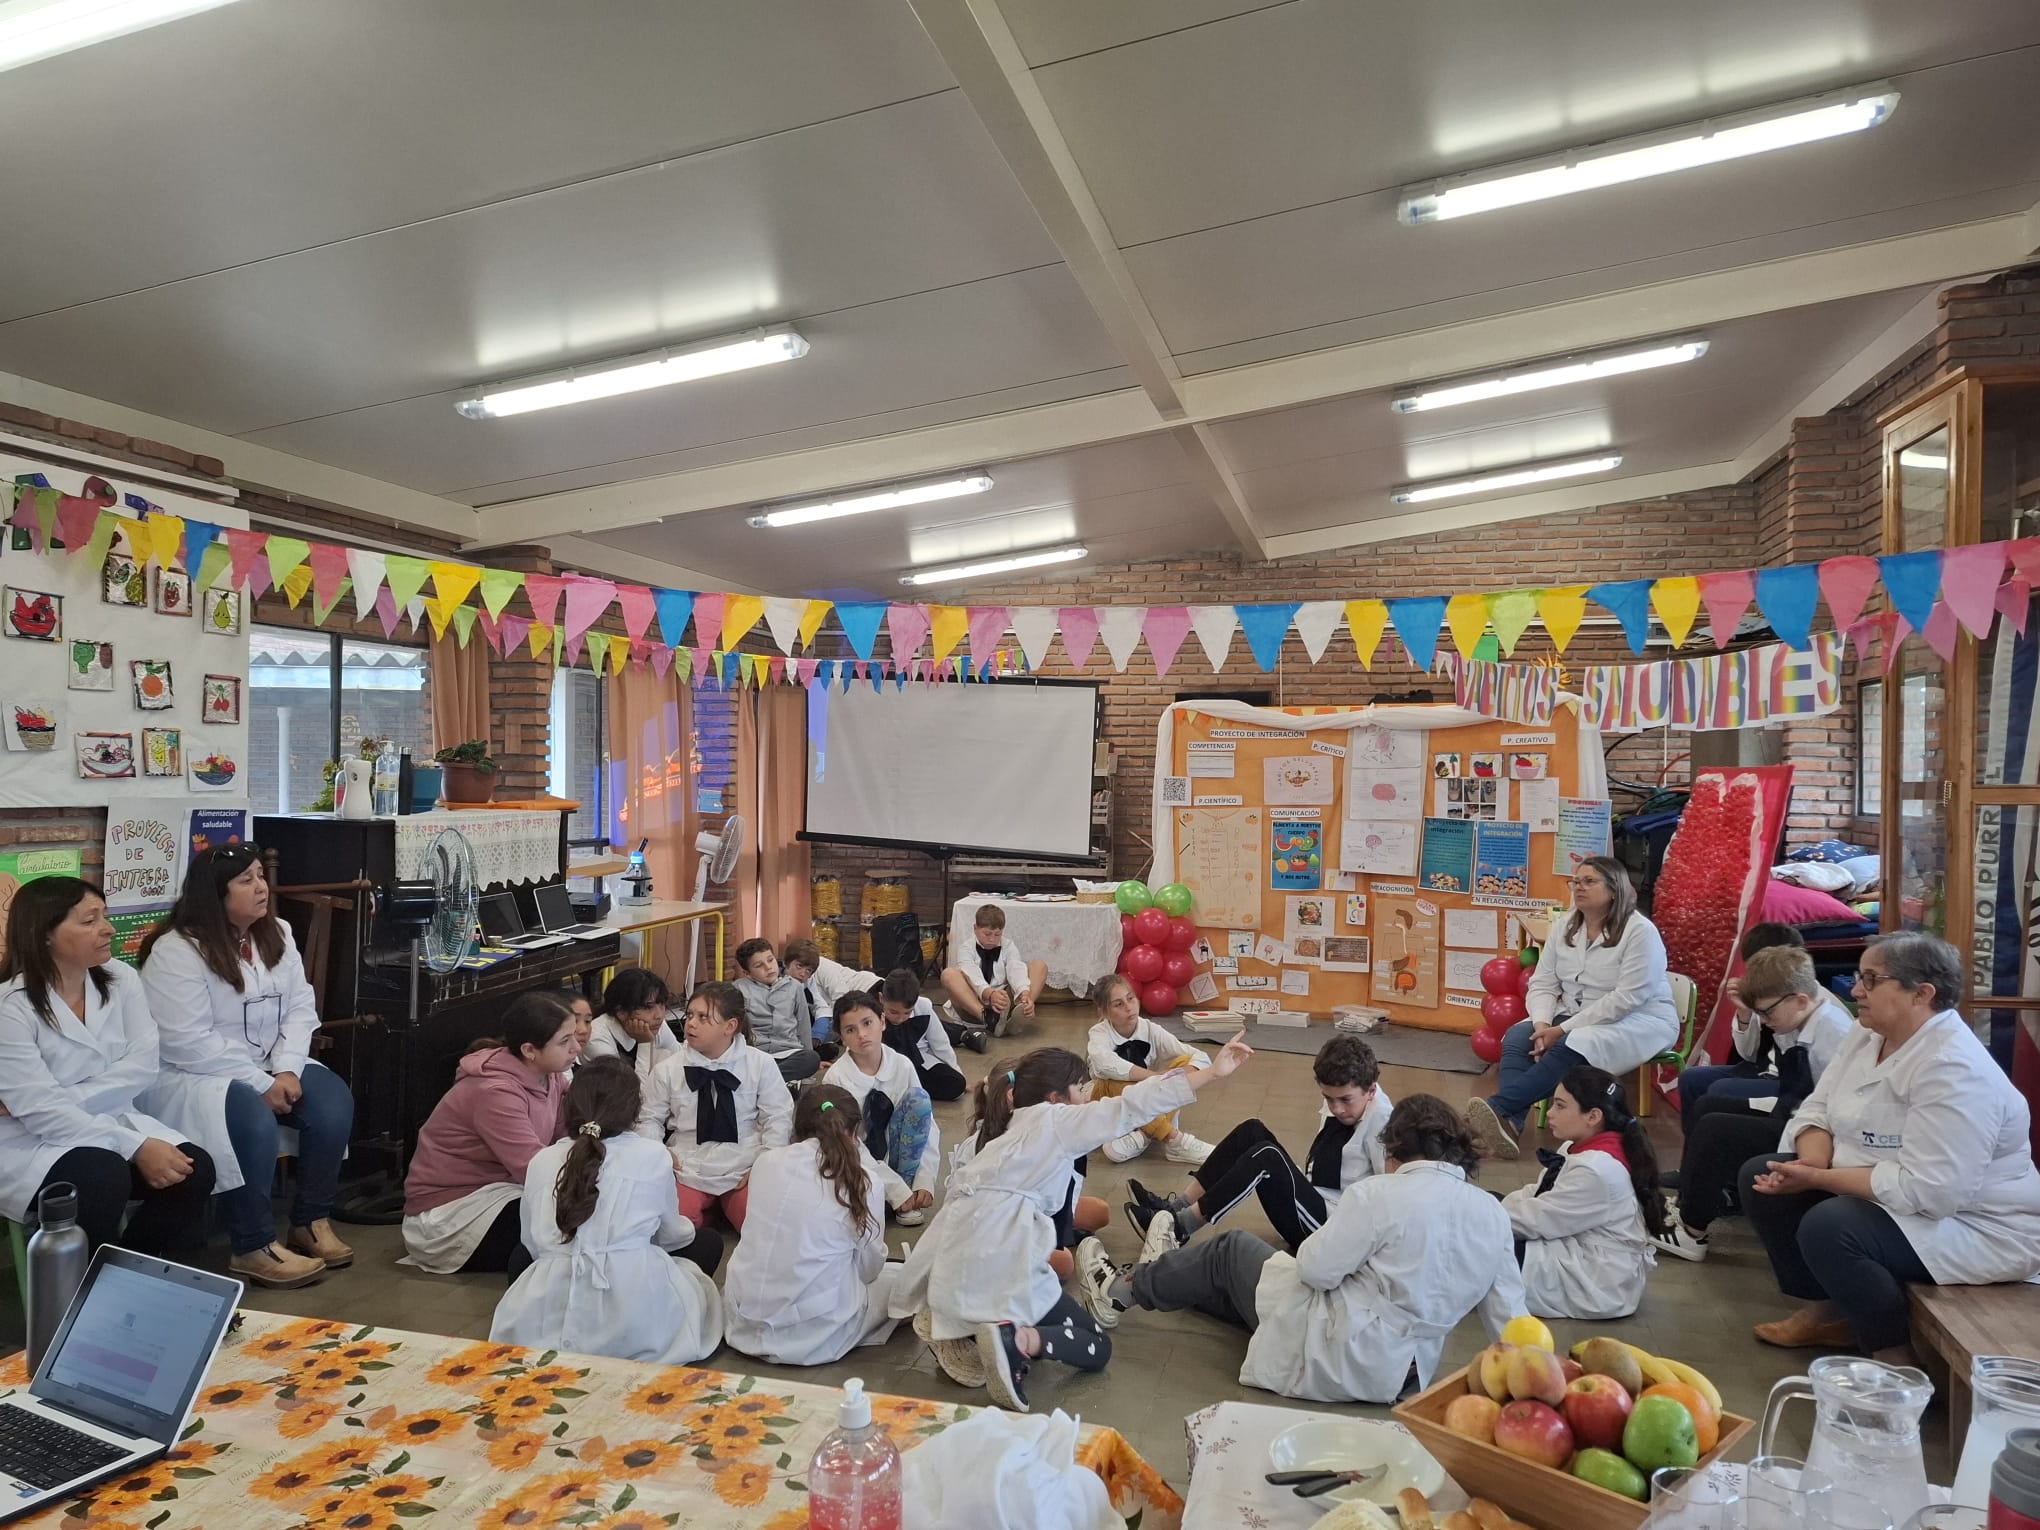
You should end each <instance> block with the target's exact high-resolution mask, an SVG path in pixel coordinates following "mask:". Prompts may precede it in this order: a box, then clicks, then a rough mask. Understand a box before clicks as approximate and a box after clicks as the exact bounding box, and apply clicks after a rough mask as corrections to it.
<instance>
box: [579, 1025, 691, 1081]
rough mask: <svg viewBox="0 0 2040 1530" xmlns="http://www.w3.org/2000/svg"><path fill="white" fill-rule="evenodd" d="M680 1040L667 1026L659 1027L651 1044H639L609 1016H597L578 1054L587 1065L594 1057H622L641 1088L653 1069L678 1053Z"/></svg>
mask: <svg viewBox="0 0 2040 1530" xmlns="http://www.w3.org/2000/svg"><path fill="white" fill-rule="evenodd" d="M680 1047H681V1041H680V1038H679V1037H678V1036H675V1035H674V1034H673V1028H672V1027H671V1026H670V1025H664V1024H661V1025H660V1027H659V1030H658V1034H657V1035H655V1036H653V1037H652V1039H651V1040H650V1041H644V1042H641V1041H639V1040H638V1039H637V1038H636V1037H635V1036H633V1035H631V1033H630V1032H629V1031H627V1030H625V1029H624V1028H623V1023H622V1022H621V1021H620V1020H618V1019H617V1018H616V1017H615V1016H614V1015H611V1014H600V1015H597V1016H596V1017H595V1018H594V1019H593V1020H591V1021H590V1022H589V1023H588V1045H587V1046H586V1047H584V1048H583V1049H582V1051H581V1061H582V1062H588V1061H591V1060H592V1059H594V1058H597V1057H621V1058H622V1059H623V1060H624V1061H625V1062H627V1063H629V1064H630V1065H631V1066H632V1067H634V1068H636V1069H637V1076H638V1084H639V1085H640V1087H642V1086H643V1085H645V1084H648V1083H650V1082H651V1078H652V1070H653V1069H654V1068H656V1067H658V1066H659V1064H660V1063H662V1062H664V1061H665V1060H666V1059H667V1058H669V1057H671V1056H673V1055H674V1054H675V1053H677V1052H678V1051H679V1050H680Z"/></svg>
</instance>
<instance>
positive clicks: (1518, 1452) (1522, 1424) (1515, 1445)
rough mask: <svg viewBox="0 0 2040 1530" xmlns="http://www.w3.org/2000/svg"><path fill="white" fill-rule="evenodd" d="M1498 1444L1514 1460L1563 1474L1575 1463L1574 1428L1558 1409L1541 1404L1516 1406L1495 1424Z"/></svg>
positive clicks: (1523, 1403)
mask: <svg viewBox="0 0 2040 1530" xmlns="http://www.w3.org/2000/svg"><path fill="white" fill-rule="evenodd" d="M1495 1443H1496V1444H1497V1445H1499V1446H1501V1448H1502V1449H1504V1450H1506V1451H1507V1452H1508V1453H1509V1454H1510V1455H1512V1456H1521V1457H1522V1458H1523V1459H1524V1460H1526V1461H1535V1462H1536V1463H1537V1464H1538V1465H1540V1466H1549V1467H1551V1468H1553V1469H1554V1470H1563V1469H1564V1467H1565V1463H1566V1462H1568V1461H1570V1460H1571V1459H1572V1453H1573V1433H1572V1427H1571V1426H1570V1425H1569V1424H1567V1423H1566V1421H1565V1420H1564V1418H1562V1417H1561V1416H1560V1415H1559V1411H1558V1409H1556V1408H1553V1407H1550V1406H1548V1405H1547V1404H1544V1403H1541V1402H1512V1403H1510V1404H1509V1405H1508V1406H1507V1407H1506V1408H1504V1409H1502V1416H1501V1417H1500V1418H1498V1419H1496V1420H1495Z"/></svg>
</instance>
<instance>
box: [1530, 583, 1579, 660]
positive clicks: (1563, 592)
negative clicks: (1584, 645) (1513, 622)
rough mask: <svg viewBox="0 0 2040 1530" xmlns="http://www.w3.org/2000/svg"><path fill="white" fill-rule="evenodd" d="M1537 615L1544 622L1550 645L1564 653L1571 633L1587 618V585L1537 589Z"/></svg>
mask: <svg viewBox="0 0 2040 1530" xmlns="http://www.w3.org/2000/svg"><path fill="white" fill-rule="evenodd" d="M1537 615H1538V616H1539V617H1540V618H1541V619H1542V620H1543V622H1544V630H1545V632H1546V633H1547V634H1548V635H1549V636H1550V638H1551V646H1552V647H1553V648H1555V649H1556V650H1557V651H1558V652H1560V653H1564V652H1565V650H1566V646H1567V645H1568V644H1569V643H1571V642H1572V640H1573V634H1574V633H1576V632H1578V631H1579V630H1580V623H1581V622H1583V621H1585V620H1586V619H1587V587H1586V586H1585V585H1583V584H1573V585H1566V586H1564V587H1563V588H1560V589H1556V590H1539V591H1538V592H1537Z"/></svg>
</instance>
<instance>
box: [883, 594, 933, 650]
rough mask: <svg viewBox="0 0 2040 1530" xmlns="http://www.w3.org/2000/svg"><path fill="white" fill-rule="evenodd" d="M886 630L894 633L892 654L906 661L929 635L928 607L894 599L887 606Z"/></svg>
mask: <svg viewBox="0 0 2040 1530" xmlns="http://www.w3.org/2000/svg"><path fill="white" fill-rule="evenodd" d="M885 630H886V631H887V632H889V633H891V634H892V656H893V657H894V658H895V659H898V660H900V661H901V662H903V663H904V662H905V661H906V660H908V659H911V658H912V657H913V656H914V654H915V652H916V651H917V650H918V649H919V648H920V646H921V640H922V639H923V638H925V637H926V636H927V635H928V608H927V607H926V606H920V605H905V604H902V603H901V602H899V601H894V602H893V603H892V604H891V605H889V606H887V607H886V608H885Z"/></svg>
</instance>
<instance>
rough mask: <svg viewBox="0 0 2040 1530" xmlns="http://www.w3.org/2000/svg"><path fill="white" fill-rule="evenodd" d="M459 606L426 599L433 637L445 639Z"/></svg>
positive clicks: (446, 599)
mask: <svg viewBox="0 0 2040 1530" xmlns="http://www.w3.org/2000/svg"><path fill="white" fill-rule="evenodd" d="M298 572H299V573H303V572H304V570H302V569H300V570H299V571H298ZM290 577H291V578H292V579H295V578H297V574H292V575H291V576H290ZM459 605H460V601H459V600H458V599H454V598H449V597H448V596H445V595H432V596H428V597H427V598H426V601H425V615H426V618H427V619H428V620H429V621H430V622H431V623H432V635H433V636H434V637H436V638H443V637H445V636H446V624H447V623H448V622H450V621H452V620H453V613H454V610H455V609H456V608H457V607H458V606H459Z"/></svg>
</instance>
